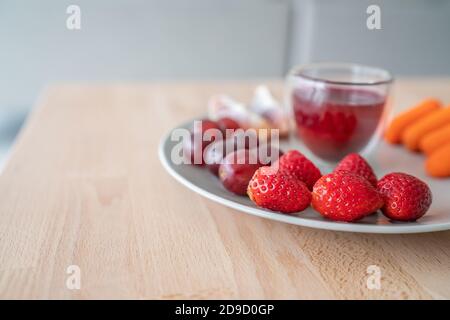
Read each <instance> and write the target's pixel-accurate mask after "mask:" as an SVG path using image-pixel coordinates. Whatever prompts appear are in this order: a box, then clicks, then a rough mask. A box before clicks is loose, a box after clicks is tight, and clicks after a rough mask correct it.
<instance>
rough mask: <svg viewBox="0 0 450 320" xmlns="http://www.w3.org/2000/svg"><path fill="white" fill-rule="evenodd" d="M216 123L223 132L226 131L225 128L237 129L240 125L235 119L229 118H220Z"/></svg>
mask: <svg viewBox="0 0 450 320" xmlns="http://www.w3.org/2000/svg"><path fill="white" fill-rule="evenodd" d="M217 124H218V125H219V127H220V129H221V130H222V132H223V133H226V130H227V129H232V130H237V129H239V128H240V127H241V126H240V125H239V123H238V122H237V121H235V120H233V119H231V118H221V119H219V120H217Z"/></svg>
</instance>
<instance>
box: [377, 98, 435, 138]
mask: <svg viewBox="0 0 450 320" xmlns="http://www.w3.org/2000/svg"><path fill="white" fill-rule="evenodd" d="M441 107H442V104H441V102H440V101H439V100H436V99H433V98H429V99H426V100H424V101H422V102H421V103H419V104H418V105H417V106H415V107H413V108H411V109H409V110H407V111H405V112H403V113H401V114H399V115H398V116H396V117H395V118H394V119H393V120H392V122H391V123H390V124H389V126H388V128H387V130H386V132H385V134H384V138H385V139H386V141H388V142H390V143H400V140H401V135H402V133H403V131H404V130H405V129H406V128H407V127H408V126H410V125H411V124H413V123H414V122H416V121H417V120H419V119H421V118H423V117H424V116H426V115H427V114H429V113H430V112H432V111H435V110H437V109H439V108H441Z"/></svg>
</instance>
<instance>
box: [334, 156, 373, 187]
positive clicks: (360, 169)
mask: <svg viewBox="0 0 450 320" xmlns="http://www.w3.org/2000/svg"><path fill="white" fill-rule="evenodd" d="M337 171H350V172H353V173H356V174H358V175H360V176H362V177H364V178H366V179H367V180H368V181H369V182H370V184H371V185H372V186H374V187H375V188H376V187H377V181H378V180H377V176H376V175H375V173H374V172H373V170H372V167H371V166H370V165H369V164H368V163H367V161H366V160H365V159H364V158H363V157H361V156H360V155H359V154H357V153H350V154H349V155H347V156H346V157H345V158H344V159H342V160H341V162H339V163H338V165H337V166H336V168H335V169H334V172H337Z"/></svg>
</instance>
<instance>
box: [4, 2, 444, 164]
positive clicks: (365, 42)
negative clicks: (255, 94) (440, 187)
mask: <svg viewBox="0 0 450 320" xmlns="http://www.w3.org/2000/svg"><path fill="white" fill-rule="evenodd" d="M372 4H376V5H378V6H379V7H380V9H381V29H380V30H369V29H368V28H367V25H366V20H367V18H368V16H369V14H368V13H367V12H366V10H367V7H368V6H369V5H372ZM70 5H77V6H79V7H80V9H81V29H80V30H69V29H68V28H67V26H66V20H67V18H68V17H69V16H70V14H68V13H67V12H66V10H67V8H68V7H69V6H70ZM449 17H450V1H448V0H434V1H427V0H371V1H365V0H343V1H333V0H244V1H243V0H160V1H156V0H71V1H66V0H40V1H33V0H28V1H25V0H0V88H1V89H0V168H1V167H2V166H3V164H4V161H5V159H6V155H7V153H8V150H9V148H10V146H11V143H12V141H13V140H14V137H15V136H16V134H17V132H18V130H19V129H20V126H21V125H22V123H23V121H24V119H25V117H26V115H27V113H28V112H29V110H30V109H31V108H32V106H33V103H34V102H35V101H36V98H37V97H38V95H39V92H40V91H41V90H42V88H43V87H44V86H46V85H48V84H51V83H55V82H92V83H95V82H125V81H177V80H190V79H195V80H205V81H207V80H209V79H255V78H260V79H262V78H264V79H266V78H282V77H284V75H285V74H286V73H287V72H288V70H289V69H290V68H291V67H292V66H293V65H296V64H301V63H307V62H312V61H345V62H359V63H363V64H369V65H374V66H379V67H383V68H386V69H388V70H390V71H391V72H392V73H393V74H394V75H395V76H436V75H438V76H446V75H450V58H449V57H450V55H449V52H450V19H449ZM449 90H450V88H449Z"/></svg>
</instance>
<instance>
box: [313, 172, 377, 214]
mask: <svg viewBox="0 0 450 320" xmlns="http://www.w3.org/2000/svg"><path fill="white" fill-rule="evenodd" d="M382 205H383V199H382V198H381V196H380V195H379V194H378V192H377V191H376V189H375V188H374V187H372V185H371V184H370V183H369V181H367V180H366V179H364V178H363V177H361V176H359V175H357V174H354V173H352V172H348V171H338V172H333V173H330V174H327V175H325V176H323V177H322V178H320V179H319V180H318V181H317V182H316V184H315V185H314V188H313V192H312V206H313V208H314V209H316V210H317V211H318V212H319V213H320V214H321V215H322V216H324V217H326V218H329V219H331V220H337V221H347V222H351V221H356V220H359V219H361V218H364V217H365V216H367V215H369V214H371V213H372V212H374V211H377V210H378V209H380V208H381V206H382Z"/></svg>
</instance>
